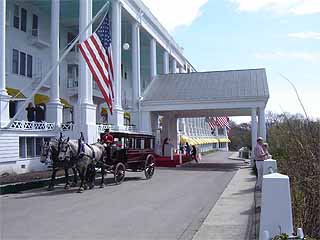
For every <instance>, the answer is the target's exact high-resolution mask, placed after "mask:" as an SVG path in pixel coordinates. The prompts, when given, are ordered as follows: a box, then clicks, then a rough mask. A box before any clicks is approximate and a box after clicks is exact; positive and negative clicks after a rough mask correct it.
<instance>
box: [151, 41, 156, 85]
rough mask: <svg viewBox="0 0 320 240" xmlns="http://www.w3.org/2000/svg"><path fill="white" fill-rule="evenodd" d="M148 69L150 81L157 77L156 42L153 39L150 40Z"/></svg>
mask: <svg viewBox="0 0 320 240" xmlns="http://www.w3.org/2000/svg"><path fill="white" fill-rule="evenodd" d="M150 68H151V71H150V72H151V79H152V78H153V77H154V76H156V75H157V42H156V40H155V39H154V38H152V39H151V40H150Z"/></svg>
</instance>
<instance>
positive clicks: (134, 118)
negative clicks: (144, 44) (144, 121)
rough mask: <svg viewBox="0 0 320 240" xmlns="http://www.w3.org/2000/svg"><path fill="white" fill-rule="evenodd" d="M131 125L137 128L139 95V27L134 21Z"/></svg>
mask: <svg viewBox="0 0 320 240" xmlns="http://www.w3.org/2000/svg"><path fill="white" fill-rule="evenodd" d="M132 84H133V85H132V91H133V93H132V98H133V99H132V101H133V112H132V123H133V124H134V125H136V126H139V110H140V109H139V102H138V101H139V97H140V95H141V87H140V26H139V23H138V22H136V21H134V22H133V23H132Z"/></svg>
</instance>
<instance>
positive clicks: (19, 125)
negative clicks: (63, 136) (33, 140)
mask: <svg viewBox="0 0 320 240" xmlns="http://www.w3.org/2000/svg"><path fill="white" fill-rule="evenodd" d="M55 127H56V125H55V123H48V122H29V121H23V120H22V121H14V122H13V123H12V125H11V126H10V128H11V129H19V130H30V131H54V130H55Z"/></svg>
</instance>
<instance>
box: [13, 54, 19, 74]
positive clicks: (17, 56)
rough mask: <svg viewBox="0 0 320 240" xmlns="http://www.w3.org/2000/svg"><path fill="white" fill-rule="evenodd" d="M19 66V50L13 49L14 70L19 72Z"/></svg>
mask: <svg viewBox="0 0 320 240" xmlns="http://www.w3.org/2000/svg"><path fill="white" fill-rule="evenodd" d="M18 68H19V51H18V50H16V49H13V51H12V72H13V73H16V74H18Z"/></svg>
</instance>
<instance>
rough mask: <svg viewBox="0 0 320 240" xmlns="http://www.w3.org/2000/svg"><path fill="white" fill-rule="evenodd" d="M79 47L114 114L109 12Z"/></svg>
mask: <svg viewBox="0 0 320 240" xmlns="http://www.w3.org/2000/svg"><path fill="white" fill-rule="evenodd" d="M78 47H79V49H80V52H81V54H82V56H83V58H84V60H85V61H86V63H87V65H88V67H89V69H90V71H91V73H92V75H93V78H94V80H95V81H96V83H97V85H98V87H99V89H100V91H101V93H102V95H103V97H104V99H105V101H106V103H107V105H108V108H109V110H110V113H111V114H112V109H113V108H112V107H113V100H114V91H113V79H114V75H113V64H112V46H111V33H110V21H109V14H107V15H106V16H105V17H104V19H103V21H102V22H101V24H100V26H99V28H98V29H97V31H96V32H94V33H93V34H92V35H91V36H90V37H89V38H88V39H87V40H85V41H83V42H82V43H79V44H78Z"/></svg>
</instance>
